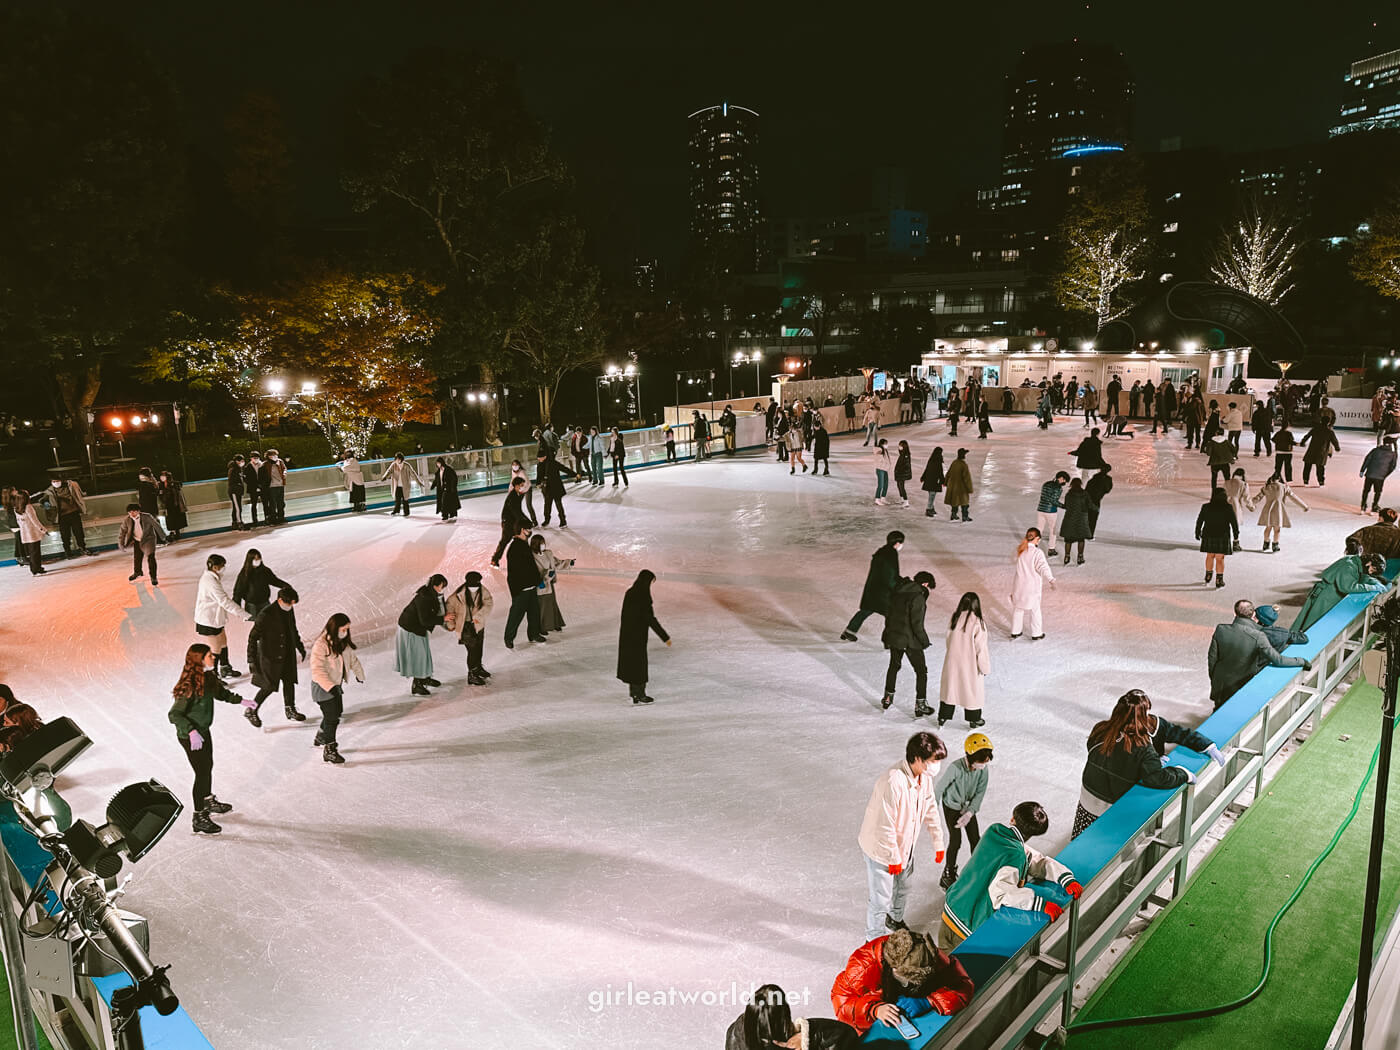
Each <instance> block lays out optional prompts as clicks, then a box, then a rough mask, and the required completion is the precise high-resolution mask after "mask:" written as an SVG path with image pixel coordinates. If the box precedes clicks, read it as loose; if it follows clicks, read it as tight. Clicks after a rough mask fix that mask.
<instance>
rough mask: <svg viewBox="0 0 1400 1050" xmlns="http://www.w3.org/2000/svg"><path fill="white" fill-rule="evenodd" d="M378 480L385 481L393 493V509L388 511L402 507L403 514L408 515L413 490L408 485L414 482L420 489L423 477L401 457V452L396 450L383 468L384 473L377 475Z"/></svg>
mask: <svg viewBox="0 0 1400 1050" xmlns="http://www.w3.org/2000/svg"><path fill="white" fill-rule="evenodd" d="M379 480H380V481H387V482H388V483H389V488H390V490H391V491H392V492H393V493H394V509H393V510H392V511H390V513H391V514H397V513H398V512H399V508H400V507H402V508H403V516H404V517H405V518H406V517H408V508H409V504H410V502H411V501H410V496H411V495H412V492H413V490H412V489H411V488H410V486H411V485H413V484H415V483H416V484H417V485H418V487H419V488H420V489H421V488H422V487H423V479H422V478H420V477H419V476H418V471H416V470H414V469H413V464H411V463H409V462H408V461H407V460H406V459H404V458H403V453H402V452H396V453H394V458H393V461H392V462H391V463H390V464H389V465H388V466H387V467H385V468H384V473H383V474H381V475H379Z"/></svg>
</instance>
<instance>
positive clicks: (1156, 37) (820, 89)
mask: <svg viewBox="0 0 1400 1050" xmlns="http://www.w3.org/2000/svg"><path fill="white" fill-rule="evenodd" d="M82 9H84V10H93V8H92V5H89V4H86V3H84V4H83V5H82ZM1379 9H1380V5H1378V4H1375V3H1369V4H1363V3H1360V2H1357V0H1338V2H1332V3H1329V4H1327V5H1325V8H1318V7H1317V6H1316V5H1308V7H1307V8H1305V7H1304V6H1303V5H1302V4H1301V3H1298V2H1297V0H1287V2H1280V3H1260V2H1249V3H1244V2H1238V0H1178V2H1175V3H1170V4H1143V3H1135V2H1132V0H1114V2H1113V3H1112V4H1109V3H1101V4H1095V5H1093V7H1092V8H1090V7H1088V6H1086V5H1084V4H1083V3H1082V2H1081V3H1079V4H1074V3H1066V2H1046V3H1024V2H1016V3H986V2H974V3H966V4H958V5H953V4H948V3H937V2H933V3H929V2H924V3H905V2H898V3H896V2H885V3H873V4H860V3H852V2H850V0H846V2H843V3H833V2H827V0H807V2H804V3H795V2H791V0H788V2H784V3H778V2H773V0H751V2H750V3H747V4H739V3H728V2H724V3H707V4H703V5H701V4H689V5H684V6H682V5H679V4H674V3H669V2H666V0H662V2H659V3H656V2H651V3H643V2H628V3H606V4H600V3H587V2H584V3H550V4H544V3H534V2H528V0H523V2H516V3H489V4H484V3H470V2H466V3H457V4H444V3H437V2H425V0H403V2H400V3H394V4H366V3H359V2H355V0H344V2H342V3H338V4H333V5H332V4H322V3H297V2H295V0H292V2H287V0H281V2H269V0H242V2H240V3H237V4H207V3H190V2H188V0H178V2H176V0H156V2H144V3H136V4H133V3H125V4H122V3H118V4H109V5H105V6H103V7H102V8H101V12H102V14H101V17H103V18H105V19H108V20H111V21H114V22H118V23H119V24H121V25H123V26H124V27H125V28H126V31H127V32H129V33H130V34H131V35H132V36H133V37H135V38H136V40H137V41H138V42H139V43H141V44H142V45H143V46H145V47H147V48H148V49H149V50H150V51H151V52H152V54H153V55H154V56H155V58H156V59H157V61H158V62H160V63H161V64H163V65H164V66H166V67H167V68H168V69H169V70H170V71H171V72H172V74H173V75H174V77H175V79H176V81H177V82H178V83H179V85H180V87H181V90H182V91H183V93H184V95H185V99H186V104H187V106H188V109H189V112H190V118H191V121H192V123H193V129H192V133H193V134H194V135H195V136H196V138H197V139H203V140H204V141H206V142H207V143H211V144H212V143H214V142H216V141H217V138H216V136H214V135H213V133H212V132H211V129H217V128H219V127H220V126H221V124H222V121H223V115H224V113H225V112H227V110H228V109H229V108H230V107H231V105H232V104H233V103H234V101H235V100H237V99H238V98H239V97H240V96H241V95H242V94H244V93H246V92H248V91H254V90H256V91H262V92H265V93H268V94H271V95H273V96H274V97H276V98H278V99H280V100H281V101H282V102H283V104H284V106H285V107H286V110H287V113H288V116H289V119H290V120H291V122H292V124H293V128H294V132H295V134H296V136H297V139H298V141H297V142H295V143H294V145H295V147H296V149H297V156H296V161H297V180H298V189H299V196H300V200H301V202H302V208H303V212H304V216H305V218H306V219H307V220H308V221H319V220H321V219H326V218H334V217H336V216H338V215H340V214H343V212H344V210H345V206H344V201H343V200H342V198H341V197H340V195H339V191H338V189H337V187H336V184H335V172H336V168H335V165H336V159H335V156H336V150H337V144H338V137H339V131H338V121H339V113H338V105H339V100H340V98H341V95H342V93H343V91H344V89H345V88H346V87H347V86H348V85H349V84H350V83H352V82H353V81H354V80H355V79H357V78H358V77H359V76H360V75H362V74H363V73H364V72H367V71H376V70H383V69H387V68H389V67H390V66H391V65H392V64H393V63H394V62H396V61H397V60H399V59H400V58H401V57H402V56H404V55H405V54H406V53H408V52H410V51H412V50H414V49H415V48H418V47H422V46H425V45H432V44H441V45H445V46H461V47H474V48H476V49H478V50H481V51H483V52H487V53H491V54H496V55H504V56H506V57H509V58H511V59H513V60H515V61H516V62H517V64H518V66H519V69H520V75H521V80H522V83H523V85H524V87H525V91H526V94H527V98H528V100H529V102H530V104H531V106H532V108H533V109H534V111H535V112H536V113H537V114H538V115H539V116H540V117H541V118H542V119H543V120H544V121H545V122H546V123H547V124H548V125H550V126H551V128H552V129H553V131H554V136H555V140H556V142H557V143H558V146H559V148H560V151H561V152H562V153H563V155H564V156H565V157H566V158H567V159H568V161H569V162H570V164H571V165H572V167H573V170H574V172H575V175H576V177H577V180H578V187H579V208H580V211H581V213H582V215H583V217H584V220H585V221H586V222H587V223H588V224H589V225H590V227H591V228H592V229H593V230H594V231H595V236H596V237H597V238H598V243H597V247H598V248H599V252H600V255H601V256H602V257H603V258H604V259H605V260H607V261H610V262H618V261H620V260H623V259H630V257H631V256H632V255H633V254H638V255H642V256H652V255H660V256H661V257H662V258H663V259H667V260H671V261H675V260H677V259H678V258H679V257H680V255H681V253H682V251H683V247H684V237H685V222H686V210H685V209H686V200H685V164H686V157H685V135H686V128H685V116H686V114H687V113H689V112H691V111H692V110H694V109H697V108H700V107H701V106H704V105H710V104H713V103H717V102H720V101H723V100H728V101H731V102H735V103H739V104H741V105H745V106H749V107H751V108H753V109H756V110H758V111H759V113H760V114H762V117H763V124H762V136H763V170H762V179H763V193H764V199H765V200H764V204H765V211H766V212H767V214H769V215H800V214H804V213H807V212H811V211H816V212H821V211H827V210H833V209H834V208H835V206H836V204H837V187H838V186H839V185H840V184H841V182H842V179H843V176H844V175H845V173H847V172H851V171H856V170H859V169H863V168H869V167H872V166H875V165H878V164H901V165H907V166H909V167H910V168H911V169H912V172H913V175H914V183H913V191H912V195H913V196H914V198H915V199H914V200H913V201H912V202H911V203H913V204H914V205H915V206H919V207H924V208H927V209H929V210H932V211H937V210H938V209H939V207H940V206H941V205H943V204H945V203H946V201H947V197H946V195H947V194H948V193H949V192H951V191H954V190H956V189H959V188H972V187H975V186H977V185H980V184H988V183H991V182H992V181H994V179H995V176H996V172H997V158H998V152H999V148H1000V119H1001V113H1000V111H1001V101H1000V100H1001V94H1002V77H1003V75H1004V74H1005V73H1006V72H1007V71H1009V70H1010V68H1011V67H1012V65H1013V63H1014V62H1015V60H1016V57H1017V53H1018V51H1019V49H1020V48H1022V47H1024V46H1026V45H1028V44H1032V43H1036V42H1041V41H1050V40H1057V39H1064V38H1067V37H1071V36H1080V37H1083V38H1086V39H1092V40H1102V41H1106V42H1111V43H1113V44H1114V45H1116V46H1117V47H1119V48H1120V49H1121V50H1122V51H1123V52H1124V53H1125V55H1126V57H1127V60H1128V63H1129V65H1130V66H1131V68H1132V69H1133V71H1134V74H1135V76H1136V79H1137V124H1136V129H1135V137H1136V140H1137V143H1138V145H1139V146H1140V147H1144V148H1149V149H1155V148H1157V147H1158V145H1159V144H1160V142H1161V140H1163V139H1166V138H1171V137H1178V136H1179V137H1180V138H1181V140H1182V145H1183V146H1187V147H1189V146H1197V145H1219V146H1225V147H1227V148H1250V147H1256V146H1269V145H1284V144H1291V143H1297V142H1305V141H1311V140H1316V139H1319V138H1322V137H1323V136H1325V134H1326V128H1327V126H1328V125H1329V123H1330V122H1331V121H1332V119H1333V117H1334V116H1335V115H1336V112H1337V108H1338V102H1339V99H1340V84H1341V74H1342V72H1343V70H1344V69H1345V67H1346V65H1347V64H1348V63H1349V62H1350V61H1352V60H1354V59H1356V58H1359V57H1362V56H1363V55H1365V54H1371V53H1376V52H1379V51H1384V50H1389V49H1391V48H1395V47H1400V19H1395V18H1393V17H1392V18H1391V19H1390V20H1389V23H1388V24H1387V23H1385V22H1383V23H1382V24H1381V26H1380V28H1379V29H1374V28H1372V22H1373V19H1374V17H1375V15H1376V12H1377V11H1378V10H1379ZM1324 11H1325V15H1324V14H1323V12H1324ZM1305 12H1306V13H1305ZM1324 18H1325V21H1324Z"/></svg>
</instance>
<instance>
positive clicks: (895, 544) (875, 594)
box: [841, 529, 904, 642]
mask: <svg viewBox="0 0 1400 1050" xmlns="http://www.w3.org/2000/svg"><path fill="white" fill-rule="evenodd" d="M903 546H904V533H902V532H900V531H899V530H898V529H896V530H895V531H893V532H891V533H889V534H888V535H887V536H886V537H885V545H884V546H883V547H881V548H880V549H879V550H877V551H876V552H875V553H874V554H872V555H871V556H870V568H869V569H868V570H866V573H865V586H864V587H863V588H862V589H861V592H860V608H858V609H857V610H856V612H855V615H854V616H852V617H851V620H850V622H849V623H848V624H846V629H845V630H844V631H842V632H841V640H842V641H843V642H854V641H855V640H856V637H857V635H858V634H859V632H860V625H861V624H863V623H865V621H866V620H868V619H870V617H871V616H874V615H875V614H876V613H878V614H879V615H881V616H885V615H887V614H888V613H889V610H890V596H891V595H892V594H894V588H895V585H896V584H898V583H899V579H900V576H899V548H901V547H903Z"/></svg>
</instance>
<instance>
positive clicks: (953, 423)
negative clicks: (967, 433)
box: [948, 412, 958, 437]
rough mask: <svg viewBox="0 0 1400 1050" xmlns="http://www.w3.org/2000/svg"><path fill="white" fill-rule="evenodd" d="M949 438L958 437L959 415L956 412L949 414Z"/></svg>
mask: <svg viewBox="0 0 1400 1050" xmlns="http://www.w3.org/2000/svg"><path fill="white" fill-rule="evenodd" d="M948 436H949V437H957V436H958V414H957V413H956V412H949V413H948Z"/></svg>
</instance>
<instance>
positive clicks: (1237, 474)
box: [1220, 467, 1257, 554]
mask: <svg viewBox="0 0 1400 1050" xmlns="http://www.w3.org/2000/svg"><path fill="white" fill-rule="evenodd" d="M1220 487H1221V488H1223V489H1224V490H1225V498H1226V499H1228V500H1229V501H1230V507H1231V509H1233V510H1234V512H1235V520H1236V521H1239V522H1243V521H1244V512H1245V511H1247V510H1253V509H1254V505H1255V503H1256V502H1257V499H1256V498H1255V497H1252V496H1250V494H1249V479H1248V478H1247V477H1245V473H1244V468H1243V467H1236V468H1235V471H1234V473H1233V474H1231V475H1230V476H1229V477H1228V478H1226V479H1225V482H1224V484H1222V485H1221V486H1220ZM1241 549H1242V548H1241V547H1240V542H1239V540H1238V539H1237V540H1235V547H1234V550H1235V553H1236V554H1238V553H1239V552H1240V550H1241Z"/></svg>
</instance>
